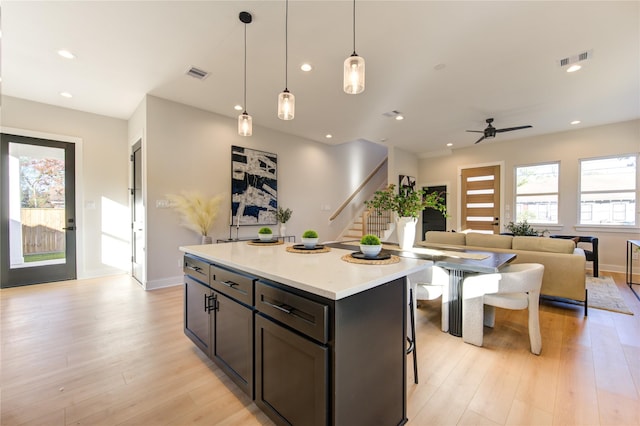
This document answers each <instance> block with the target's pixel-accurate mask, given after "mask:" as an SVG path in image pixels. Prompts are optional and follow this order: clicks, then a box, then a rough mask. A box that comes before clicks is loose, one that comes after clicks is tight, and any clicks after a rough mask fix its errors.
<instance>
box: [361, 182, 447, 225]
mask: <svg viewBox="0 0 640 426" xmlns="http://www.w3.org/2000/svg"><path fill="white" fill-rule="evenodd" d="M395 188H396V186H395V185H394V184H390V185H389V186H387V187H386V188H385V189H383V190H380V191H376V192H375V193H374V194H373V199H371V200H368V201H365V202H364V204H365V206H367V207H368V208H370V209H377V210H379V212H378V214H382V213H381V212H380V211H381V210H391V211H394V212H396V213H397V214H398V216H400V217H414V218H417V217H418V216H420V212H421V211H422V210H424V209H427V208H429V209H435V210H438V211H439V212H442V214H443V215H445V216H446V211H447V206H446V205H445V204H444V197H443V196H442V194H441V193H438V192H435V191H434V192H431V193H428V192H427V191H426V190H423V189H420V190H418V191H411V190H407V189H405V190H401V191H400V192H398V193H396V191H395Z"/></svg>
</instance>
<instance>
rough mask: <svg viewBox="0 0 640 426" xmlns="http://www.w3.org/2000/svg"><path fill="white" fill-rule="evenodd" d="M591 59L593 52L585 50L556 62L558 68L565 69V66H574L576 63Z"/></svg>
mask: <svg viewBox="0 0 640 426" xmlns="http://www.w3.org/2000/svg"><path fill="white" fill-rule="evenodd" d="M592 58H593V50H587V51H586V52H581V53H578V54H576V55H571V56H567V57H566V58H562V59H560V60H559V61H558V65H559V66H560V67H566V66H567V65H571V64H575V63H577V62H582V61H586V60H589V59H592Z"/></svg>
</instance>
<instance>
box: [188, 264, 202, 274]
mask: <svg viewBox="0 0 640 426" xmlns="http://www.w3.org/2000/svg"><path fill="white" fill-rule="evenodd" d="M187 269H191V270H192V271H195V272H198V273H200V272H202V268H201V267H199V266H191V265H187Z"/></svg>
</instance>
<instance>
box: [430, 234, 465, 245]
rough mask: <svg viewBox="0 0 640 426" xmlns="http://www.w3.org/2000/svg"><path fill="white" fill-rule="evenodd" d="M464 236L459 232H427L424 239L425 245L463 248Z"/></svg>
mask: <svg viewBox="0 0 640 426" xmlns="http://www.w3.org/2000/svg"><path fill="white" fill-rule="evenodd" d="M465 237H466V236H465V234H463V233H461V232H444V231H427V233H426V234H425V236H424V239H425V241H426V242H427V243H436V244H451V245H458V246H464V245H465V244H466V243H465V240H466V238H465Z"/></svg>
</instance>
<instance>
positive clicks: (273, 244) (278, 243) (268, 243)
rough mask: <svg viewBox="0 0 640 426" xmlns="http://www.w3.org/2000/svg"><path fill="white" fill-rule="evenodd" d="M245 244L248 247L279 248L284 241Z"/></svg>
mask: <svg viewBox="0 0 640 426" xmlns="http://www.w3.org/2000/svg"><path fill="white" fill-rule="evenodd" d="M247 244H249V245H250V246H267V247H268V246H279V245H280V244H284V241H280V240H275V241H268V242H266V243H257V242H255V241H247Z"/></svg>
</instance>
